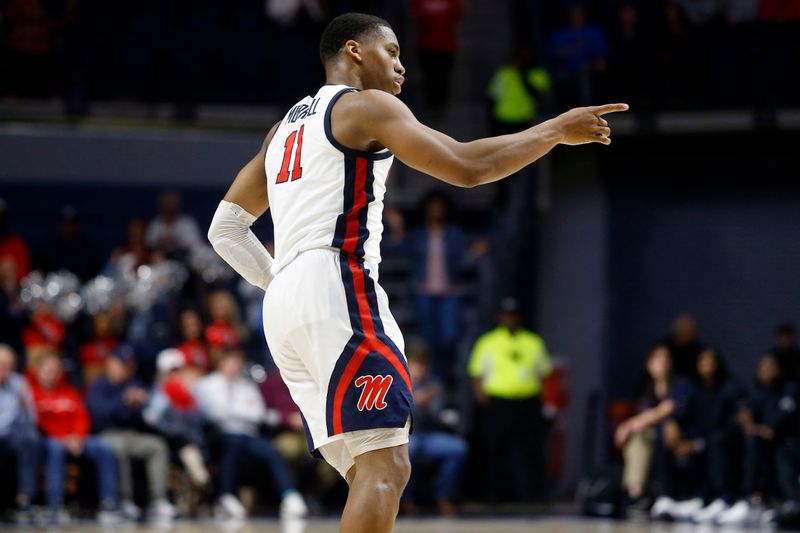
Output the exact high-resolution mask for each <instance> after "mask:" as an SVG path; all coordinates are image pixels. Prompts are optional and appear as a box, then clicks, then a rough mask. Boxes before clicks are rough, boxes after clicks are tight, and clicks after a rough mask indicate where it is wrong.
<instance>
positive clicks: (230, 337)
mask: <svg viewBox="0 0 800 533" xmlns="http://www.w3.org/2000/svg"><path fill="white" fill-rule="evenodd" d="M240 340H241V339H240V338H239V333H238V332H237V331H236V328H234V327H233V326H232V325H230V324H229V323H228V322H226V321H224V320H216V321H214V322H213V323H212V324H211V325H210V326H208V327H207V328H206V342H207V343H208V346H209V347H211V348H231V347H234V346H237V345H238V344H239V341H240Z"/></svg>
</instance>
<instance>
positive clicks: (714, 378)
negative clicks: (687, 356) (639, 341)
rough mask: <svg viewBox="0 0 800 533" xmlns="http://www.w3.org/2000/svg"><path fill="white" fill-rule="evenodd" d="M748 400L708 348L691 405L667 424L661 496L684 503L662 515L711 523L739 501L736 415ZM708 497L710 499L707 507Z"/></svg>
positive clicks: (699, 362) (739, 434)
mask: <svg viewBox="0 0 800 533" xmlns="http://www.w3.org/2000/svg"><path fill="white" fill-rule="evenodd" d="M744 401H745V393H744V390H743V389H742V388H741V387H740V386H738V385H737V384H736V383H735V382H734V381H733V380H732V379H730V378H729V377H728V373H727V368H726V367H725V363H724V361H723V359H722V358H721V357H720V355H719V353H718V352H717V351H716V350H714V349H711V348H707V349H705V350H703V352H702V353H701V354H700V357H698V359H697V371H696V376H695V379H694V380H693V383H692V386H691V388H690V392H689V395H688V397H687V401H686V407H685V408H684V409H683V412H681V413H678V412H676V414H675V415H674V416H673V418H671V419H670V420H668V421H667V422H666V423H665V425H664V450H665V453H663V454H661V456H660V457H659V459H660V461H661V463H660V464H659V465H656V466H657V468H658V469H659V476H660V479H661V482H662V486H661V494H662V495H665V496H667V497H669V498H671V499H672V500H675V501H676V502H679V503H674V504H673V505H672V506H670V508H669V509H665V510H664V512H663V514H670V516H671V518H674V519H685V518H692V520H693V521H696V522H700V523H711V522H713V521H714V520H715V519H716V517H717V516H718V515H719V514H720V513H721V512H723V511H725V510H726V509H727V507H728V506H729V505H730V504H732V503H733V502H734V501H735V499H736V497H737V493H738V484H737V479H738V476H737V472H738V470H739V468H738V466H739V462H740V457H741V455H740V453H741V449H742V448H741V442H742V432H741V429H740V428H739V426H738V424H737V422H736V416H737V413H738V411H739V408H740V406H741V404H742V403H743V402H744ZM704 501H708V502H710V503H709V505H708V506H707V507H705V508H702V506H703V503H704Z"/></svg>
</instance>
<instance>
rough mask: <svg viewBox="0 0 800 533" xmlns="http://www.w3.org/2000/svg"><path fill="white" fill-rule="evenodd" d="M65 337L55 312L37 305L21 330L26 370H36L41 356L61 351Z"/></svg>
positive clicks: (45, 305) (48, 306)
mask: <svg viewBox="0 0 800 533" xmlns="http://www.w3.org/2000/svg"><path fill="white" fill-rule="evenodd" d="M66 335H67V328H66V326H65V325H64V323H63V322H62V321H61V320H60V319H59V318H58V317H57V316H56V314H55V310H54V309H53V308H52V307H51V306H50V305H49V304H46V303H44V302H41V303H39V304H37V305H36V307H34V309H33V311H32V313H31V316H30V321H29V322H28V325H27V326H25V328H24V329H23V330H22V342H23V343H24V345H25V352H26V354H27V355H28V360H27V367H28V369H30V368H36V367H37V366H38V362H39V358H40V357H41V356H43V355H46V354H48V353H51V352H54V351H55V352H58V351H61V348H62V347H63V345H64V339H65V337H66Z"/></svg>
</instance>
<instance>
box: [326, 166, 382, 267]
mask: <svg viewBox="0 0 800 533" xmlns="http://www.w3.org/2000/svg"><path fill="white" fill-rule="evenodd" d="M373 170H374V163H373V162H372V161H370V160H368V159H366V158H363V157H350V156H345V158H344V188H343V190H344V198H343V201H342V207H343V211H342V213H340V214H339V216H338V217H337V219H336V227H335V229H334V233H333V241H332V242H331V246H333V247H334V248H338V249H340V250H342V251H343V252H347V253H349V254H352V255H353V256H355V257H357V258H358V259H363V258H364V255H365V252H364V245H365V243H366V242H367V239H369V227H368V226H367V220H368V215H369V206H370V204H371V203H372V202H374V201H375V192H374V183H375V174H374V172H373ZM354 210H355V212H354Z"/></svg>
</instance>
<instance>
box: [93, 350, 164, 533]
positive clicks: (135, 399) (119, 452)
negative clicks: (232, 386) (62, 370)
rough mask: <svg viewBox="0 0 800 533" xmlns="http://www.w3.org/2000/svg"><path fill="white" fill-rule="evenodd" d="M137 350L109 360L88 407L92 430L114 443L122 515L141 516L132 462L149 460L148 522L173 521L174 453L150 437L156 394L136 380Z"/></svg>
mask: <svg viewBox="0 0 800 533" xmlns="http://www.w3.org/2000/svg"><path fill="white" fill-rule="evenodd" d="M133 362H134V355H133V351H132V350H131V349H130V347H128V346H127V345H121V346H119V347H118V348H117V349H116V351H115V352H114V353H113V354H111V355H110V356H109V357H107V358H106V371H105V374H104V375H103V376H101V377H99V378H97V379H96V380H95V382H94V383H93V384H92V386H91V387H90V388H89V392H88V394H87V396H86V403H87V404H88V406H89V412H90V414H91V417H92V428H93V429H94V431H95V432H97V433H99V434H100V437H101V438H102V439H103V440H105V441H107V442H108V443H109V444H111V447H112V448H113V449H114V454H115V455H116V457H117V462H118V463H119V481H120V487H119V488H120V496H121V497H122V511H123V513H125V515H126V516H128V517H129V518H132V519H137V518H138V517H139V514H140V511H139V509H138V507H137V506H136V505H135V504H134V503H133V476H132V474H131V459H133V458H137V459H143V460H144V461H145V465H146V468H147V478H148V481H149V488H150V508H149V512H148V518H149V519H150V520H152V521H153V522H156V523H162V522H170V521H171V520H172V519H173V517H174V515H175V510H174V508H173V506H172V504H171V503H169V501H167V473H168V467H169V450H168V449H167V445H166V443H165V442H164V439H162V438H161V437H158V436H156V435H152V434H150V433H147V432H146V429H147V426H146V424H145V422H144V420H143V418H142V411H143V409H144V406H145V405H147V402H148V400H149V399H150V395H149V394H148V392H147V389H145V388H144V387H143V386H142V385H141V384H140V383H139V382H138V381H137V380H136V379H134V378H133V373H134V369H133Z"/></svg>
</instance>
